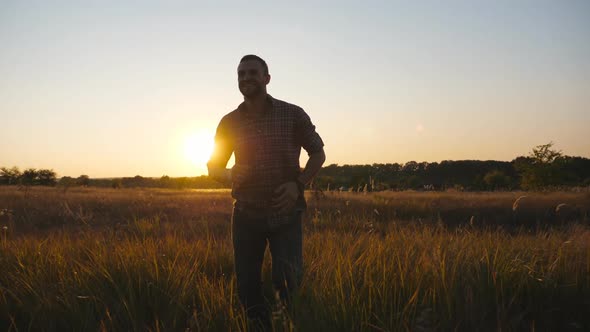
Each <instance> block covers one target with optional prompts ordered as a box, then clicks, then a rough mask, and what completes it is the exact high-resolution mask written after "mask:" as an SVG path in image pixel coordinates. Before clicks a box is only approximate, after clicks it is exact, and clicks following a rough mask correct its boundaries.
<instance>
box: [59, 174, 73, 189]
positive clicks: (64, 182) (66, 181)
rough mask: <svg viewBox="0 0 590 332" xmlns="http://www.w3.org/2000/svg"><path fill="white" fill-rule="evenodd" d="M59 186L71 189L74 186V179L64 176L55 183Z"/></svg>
mask: <svg viewBox="0 0 590 332" xmlns="http://www.w3.org/2000/svg"><path fill="white" fill-rule="evenodd" d="M57 184H58V185H59V186H62V187H71V186H73V185H75V184H76V179H74V178H73V177H71V176H64V177H62V178H61V179H59V181H58V182H57Z"/></svg>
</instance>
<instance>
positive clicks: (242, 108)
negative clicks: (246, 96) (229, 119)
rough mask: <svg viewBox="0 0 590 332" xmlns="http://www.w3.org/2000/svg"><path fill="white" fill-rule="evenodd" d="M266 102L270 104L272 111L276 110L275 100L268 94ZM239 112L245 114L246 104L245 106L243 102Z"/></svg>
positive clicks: (239, 106)
mask: <svg viewBox="0 0 590 332" xmlns="http://www.w3.org/2000/svg"><path fill="white" fill-rule="evenodd" d="M266 102H267V103H269V104H270V109H271V110H272V109H274V106H275V99H274V98H273V97H272V96H271V95H269V94H268V93H267V94H266ZM238 111H240V112H242V113H244V112H245V111H246V104H245V102H241V103H240V105H238ZM265 113H266V112H265ZM263 114H264V113H263Z"/></svg>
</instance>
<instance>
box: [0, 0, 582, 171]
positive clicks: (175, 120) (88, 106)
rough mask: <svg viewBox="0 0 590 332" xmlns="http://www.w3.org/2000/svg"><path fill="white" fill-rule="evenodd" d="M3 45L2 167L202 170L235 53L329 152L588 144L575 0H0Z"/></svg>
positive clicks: (471, 151)
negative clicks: (257, 62)
mask: <svg viewBox="0 0 590 332" xmlns="http://www.w3.org/2000/svg"><path fill="white" fill-rule="evenodd" d="M0 45H1V46H0V166H4V167H12V166H17V167H19V168H20V169H21V170H23V169H26V168H43V169H53V170H54V171H56V172H57V174H58V176H59V177H61V176H73V177H77V176H79V175H81V174H87V175H89V176H90V177H93V178H99V177H121V176H135V175H141V176H153V177H159V176H162V175H168V176H173V177H176V176H198V175H202V174H206V166H205V164H206V161H207V158H208V155H209V153H210V150H211V145H212V141H213V136H214V133H215V128H216V126H217V124H218V123H219V120H220V119H221V117H222V116H223V115H225V114H227V113H229V112H231V111H232V110H234V109H235V108H236V107H237V105H238V104H239V103H240V102H241V101H242V100H243V99H242V96H241V94H240V93H239V90H238V87H237V74H236V68H237V65H238V62H239V59H240V58H241V57H242V56H243V55H245V54H257V55H259V56H261V57H262V58H264V59H265V60H266V62H267V63H268V65H269V70H270V74H271V77H272V78H271V82H270V84H269V85H268V92H269V93H270V94H271V95H272V96H273V97H275V98H278V99H281V100H285V101H288V102H291V103H293V104H296V105H299V106H301V107H302V108H303V109H304V110H305V111H306V112H307V113H308V114H309V115H310V117H311V119H312V121H313V123H314V124H315V125H316V130H317V131H318V133H319V134H320V136H321V137H322V139H323V140H324V143H325V151H326V155H327V160H326V165H328V164H339V165H343V164H372V163H394V162H398V163H405V162H407V161H411V160H413V161H418V162H421V161H427V162H440V161H442V160H466V159H471V160H473V159H476V160H505V161H509V160H512V159H514V158H516V157H517V156H522V155H527V154H528V153H529V152H530V151H531V150H532V148H533V147H535V146H537V145H541V144H546V143H548V142H553V143H554V144H555V145H554V147H555V148H556V149H558V150H561V151H562V152H563V153H564V154H566V155H572V156H584V157H590V130H589V128H588V127H589V125H590V60H589V59H590V2H589V1H584V0H581V1H565V0H564V1H544V0H535V1H518V0H512V1H474V0H472V1H453V0H450V1H391V0H390V1H370V0H367V1H297V2H295V1H266V2H264V1H250V2H245V1H237V2H232V1H223V0H217V1H26V0H25V1H16V0H0ZM306 158H307V154H306V153H305V151H302V158H301V163H302V165H304V163H305V161H306ZM228 166H231V161H230V165H228Z"/></svg>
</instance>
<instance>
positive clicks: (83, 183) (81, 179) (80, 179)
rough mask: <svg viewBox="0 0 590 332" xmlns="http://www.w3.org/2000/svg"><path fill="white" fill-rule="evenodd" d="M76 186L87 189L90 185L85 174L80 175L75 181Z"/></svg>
mask: <svg viewBox="0 0 590 332" xmlns="http://www.w3.org/2000/svg"><path fill="white" fill-rule="evenodd" d="M76 184H77V185H79V186H85V187H87V186H88V185H89V184H90V177H89V176H88V175H86V174H82V175H80V176H79V177H78V178H77V179H76Z"/></svg>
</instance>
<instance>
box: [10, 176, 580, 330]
mask: <svg viewBox="0 0 590 332" xmlns="http://www.w3.org/2000/svg"><path fill="white" fill-rule="evenodd" d="M523 196H524V197H523ZM519 198H520V199H519ZM308 203H309V208H308V211H307V213H306V216H305V221H304V268H305V274H304V280H303V284H302V287H301V289H300V291H299V293H298V295H297V296H296V298H295V301H294V303H293V307H292V309H291V310H290V311H289V312H286V313H283V314H277V315H275V326H276V330H277V331H282V330H288V329H290V328H292V327H293V326H294V327H295V329H296V330H298V331H406V330H407V331H448V330H460V331H475V330H479V331H497V330H502V331H514V330H516V331H522V330H524V331H528V330H531V331H533V330H534V331H545V330H554V331H588V330H590V315H589V313H590V227H589V225H590V193H588V192H581V193H570V192H555V193H521V192H520V193H512V192H508V193H457V192H455V193H435V192H387V193H370V194H367V195H363V194H352V193H327V194H315V193H308ZM0 211H1V212H0V228H1V233H0V238H1V239H0V242H1V246H0V269H1V270H0V330H2V331H38V330H48V331H67V330H75V331H97V330H104V331H128V330H130V331H150V330H151V331H187V330H188V331H239V330H243V329H245V319H244V315H243V312H242V310H241V308H240V306H239V304H238V303H237V296H236V294H235V291H236V290H235V285H234V284H235V279H234V275H233V266H232V247H231V239H230V236H231V234H230V222H229V219H230V214H231V198H230V194H229V192H228V191H172V190H170V191H167V190H147V189H146V190H140V189H137V190H133V189H119V190H114V189H113V190H110V189H87V188H70V189H68V190H64V189H60V188H21V189H18V188H16V187H0ZM263 273H264V275H265V276H266V277H265V279H266V280H268V281H269V280H270V263H269V260H268V259H267V260H266V263H265V265H264V272H263ZM265 292H266V294H267V296H268V299H269V301H270V302H271V303H272V302H273V298H274V296H273V292H272V288H271V286H270V282H268V283H267V284H265Z"/></svg>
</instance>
